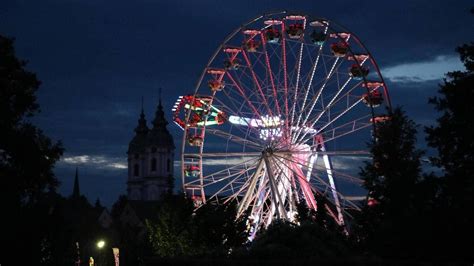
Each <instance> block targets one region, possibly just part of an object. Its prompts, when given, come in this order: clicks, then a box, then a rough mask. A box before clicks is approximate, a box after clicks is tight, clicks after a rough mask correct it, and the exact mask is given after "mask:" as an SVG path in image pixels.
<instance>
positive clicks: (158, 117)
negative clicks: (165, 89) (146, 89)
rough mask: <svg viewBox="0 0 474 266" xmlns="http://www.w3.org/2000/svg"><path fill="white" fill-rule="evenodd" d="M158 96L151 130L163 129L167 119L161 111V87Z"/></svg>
mask: <svg viewBox="0 0 474 266" xmlns="http://www.w3.org/2000/svg"><path fill="white" fill-rule="evenodd" d="M159 93H160V98H159V101H158V107H157V108H156V112H155V119H154V120H153V129H152V130H161V131H165V130H166V126H167V125H168V121H166V119H165V112H164V111H163V105H162V104H161V88H160V89H159Z"/></svg>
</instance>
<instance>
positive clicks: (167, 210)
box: [147, 195, 247, 258]
mask: <svg viewBox="0 0 474 266" xmlns="http://www.w3.org/2000/svg"><path fill="white" fill-rule="evenodd" d="M236 214H237V208H236V206H235V204H232V203H229V204H223V205H213V204H210V203H208V204H206V205H204V206H201V207H200V208H199V209H198V210H194V205H193V202H192V201H191V200H189V199H185V198H184V197H182V196H181V195H179V196H176V195H174V196H173V195H168V196H166V197H165V198H164V199H163V201H162V202H161V203H160V205H159V207H158V211H157V217H156V219H150V220H148V221H147V228H148V231H149V239H150V243H151V245H152V247H153V251H154V253H155V254H156V255H157V256H159V257H162V258H176V257H197V256H200V257H227V256H228V255H229V253H231V251H232V250H235V249H236V248H238V247H241V246H242V245H243V244H244V243H245V242H246V241H247V233H246V217H242V218H241V219H238V220H235V217H236Z"/></svg>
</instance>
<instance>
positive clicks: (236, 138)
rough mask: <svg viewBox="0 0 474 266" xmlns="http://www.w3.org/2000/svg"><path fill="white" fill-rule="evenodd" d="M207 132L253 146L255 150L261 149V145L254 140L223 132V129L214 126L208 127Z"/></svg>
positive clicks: (246, 145)
mask: <svg viewBox="0 0 474 266" xmlns="http://www.w3.org/2000/svg"><path fill="white" fill-rule="evenodd" d="M207 133H210V134H212V135H214V136H217V137H220V138H224V139H226V140H230V141H232V142H234V143H237V144H240V145H242V146H245V147H250V148H253V149H255V150H261V148H262V146H261V145H260V144H258V143H256V142H254V141H251V140H248V139H245V138H241V137H238V136H235V135H233V134H230V133H227V132H224V131H222V130H219V129H215V128H212V129H210V128H208V129H207Z"/></svg>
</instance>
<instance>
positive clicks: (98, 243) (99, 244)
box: [97, 239, 105, 266]
mask: <svg viewBox="0 0 474 266" xmlns="http://www.w3.org/2000/svg"><path fill="white" fill-rule="evenodd" d="M104 247H105V241H104V240H102V239H101V240H99V241H97V248H98V249H99V265H100V266H102V264H103V262H104V258H102V249H103V248H104Z"/></svg>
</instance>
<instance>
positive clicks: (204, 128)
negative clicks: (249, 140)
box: [181, 11, 391, 212]
mask: <svg viewBox="0 0 474 266" xmlns="http://www.w3.org/2000/svg"><path fill="white" fill-rule="evenodd" d="M280 14H290V13H289V12H287V11H282V12H275V13H271V14H263V15H261V16H257V17H256V18H254V19H251V20H249V21H248V22H247V23H245V24H243V25H242V26H240V27H239V28H237V29H236V30H234V31H233V32H231V33H230V34H229V35H228V36H227V37H226V38H225V39H224V42H223V43H221V45H220V46H219V47H218V48H217V49H216V51H215V52H214V54H213V55H212V56H211V58H210V60H209V61H208V63H207V65H206V67H205V68H204V70H203V72H202V74H201V76H200V78H199V79H198V82H197V84H196V87H195V91H194V95H193V97H196V95H198V92H199V89H200V88H201V86H202V83H203V80H204V77H205V76H206V73H207V72H208V71H209V69H211V65H212V63H213V62H214V60H215V59H216V57H217V56H218V55H219V53H221V52H222V50H223V49H226V47H230V45H228V42H229V41H230V40H232V38H234V37H235V36H236V35H237V34H239V33H241V32H244V31H245V29H246V28H247V26H249V25H251V24H252V23H254V22H256V21H258V20H260V19H262V18H267V17H270V16H274V15H280ZM303 17H304V18H305V19H306V18H307V17H309V16H303ZM312 20H313V21H316V20H320V21H326V22H328V23H329V22H330V24H331V25H333V24H334V25H336V26H337V27H339V28H341V29H344V30H346V31H345V32H348V33H349V34H350V36H351V37H352V39H355V40H356V41H357V43H358V44H359V46H360V47H362V48H363V52H364V53H366V54H367V55H368V57H369V58H370V61H371V64H372V66H374V68H375V70H376V71H375V72H376V74H377V76H378V79H379V80H380V82H381V83H382V87H383V90H384V92H385V95H386V99H387V103H388V109H389V112H391V101H390V97H389V93H388V88H387V85H386V83H385V81H384V80H383V76H382V75H381V73H380V69H379V67H378V65H377V63H376V61H375V59H374V58H373V56H372V54H371V53H370V51H369V50H368V49H367V48H366V46H365V45H364V44H363V43H362V42H361V41H360V39H359V38H358V37H357V35H355V34H354V33H353V32H351V31H349V30H348V29H347V28H345V27H344V26H342V25H340V24H338V23H336V22H334V21H330V20H327V19H325V18H312ZM282 25H284V22H283V23H282ZM327 28H331V29H333V28H334V27H332V26H331V27H330V26H329V24H327ZM249 33H250V32H249ZM260 34H261V33H260ZM282 35H283V36H282V38H285V37H284V35H285V34H282ZM337 38H342V37H341V36H339V35H337ZM285 43H286V42H285V41H283V42H282V46H283V47H284V46H285ZM301 47H302V48H303V43H301ZM302 48H301V49H302ZM283 49H284V48H283ZM320 49H322V46H321V48H320ZM348 49H349V53H350V54H352V55H353V56H354V55H355V53H354V52H353V51H352V50H351V46H350V45H349V47H348ZM245 53H246V52H245V51H243V55H244V56H245ZM284 58H286V56H285V57H284ZM245 61H247V63H248V60H245ZM354 61H355V62H356V64H357V65H358V67H359V68H361V67H362V64H363V63H362V64H361V62H359V61H358V59H357V58H355V60H354ZM336 63H337V60H336V61H335V62H334V66H335V64H336ZM249 65H250V64H249ZM316 65H317V63H316ZM334 66H333V68H334ZM270 71H271V69H270ZM284 71H285V73H284V74H283V76H284V78H285V79H286V78H287V73H286V63H285V70H284ZM298 71H299V70H298ZM331 72H332V71H331ZM271 76H272V74H270V77H271ZM297 76H298V78H299V74H298V75H297ZM362 79H363V80H362V81H361V83H363V84H366V87H367V91H368V92H370V91H369V87H368V86H367V84H368V82H369V80H367V78H366V77H365V76H363V77H362ZM311 80H312V78H311ZM255 81H256V83H258V82H257V80H256V79H255ZM285 83H286V80H285ZM297 84H298V82H297ZM297 86H298V85H297ZM297 86H296V87H297ZM286 87H287V85H286V84H285V88H286ZM309 87H310V85H309V86H308V89H307V91H308V90H309ZM286 90H287V89H286ZM321 93H322V90H321ZM215 94H216V92H215V91H214V92H213V93H212V97H211V98H212V99H211V103H212V101H213V100H214V97H215ZM296 95H297V94H296V93H295V98H296ZM287 96H288V95H286V96H285V98H286V99H287ZM318 97H319V96H318ZM262 98H264V99H265V97H262ZM333 99H335V98H333ZM340 99H341V98H339V100H340ZM317 100H318V98H316V100H315V101H314V104H315V103H316V102H317ZM275 101H277V98H275ZM304 102H306V99H305V101H304ZM358 103H360V101H359V102H356V103H355V104H358ZM314 104H313V105H314ZM286 105H287V103H286ZM294 107H295V102H294V103H293V107H292V108H294ZM328 107H329V106H328ZM267 108H268V110H270V108H269V107H268V104H267ZM277 108H279V107H278V105H277ZM285 108H286V115H287V116H288V106H285ZM370 109H371V110H372V118H373V122H371V123H372V125H375V122H374V121H375V115H374V112H373V110H374V106H373V105H372V104H370ZM348 110H350V109H348ZM311 113H312V108H311V110H310V111H309V114H311ZM189 114H190V112H188V113H187V118H186V120H189ZM270 114H271V111H270ZM292 119H293V118H292ZM285 120H286V123H288V120H289V119H288V118H286V119H285ZM206 121H207V118H206ZM206 121H205V122H204V125H203V130H202V132H203V133H202V137H203V140H202V144H201V146H200V148H199V153H198V157H199V168H200V172H201V178H200V180H201V184H200V185H201V192H202V194H203V195H204V196H205V192H204V191H203V190H202V187H203V183H202V179H203V176H202V173H203V162H202V160H203V156H205V155H206V154H205V153H204V146H205V145H204V140H205V134H206V132H207V131H208V130H207V129H206V128H207V126H206ZM305 122H306V121H305ZM316 122H317V120H316V121H315V122H314V123H316ZM297 124H299V123H297ZM303 124H304V123H303ZM329 124H330V122H328V123H327V125H326V126H325V127H324V128H323V129H321V131H323V130H324V129H325V128H326V127H327V126H329ZM187 129H188V125H187V123H186V124H185V127H184V130H185V133H184V134H183V144H182V153H181V154H182V155H181V157H182V160H181V168H182V182H183V189H184V192H185V193H186V188H185V177H184V159H185V156H186V153H185V147H186V146H185V145H186V137H187ZM287 129H288V126H287ZM304 133H305V135H306V132H304ZM305 135H303V137H302V138H303V139H304V136H305ZM246 137H248V136H246ZM338 137H341V136H338ZM333 139H335V138H333ZM244 147H247V146H244ZM255 147H257V148H258V147H259V145H258V144H257V145H255ZM260 148H262V147H261V146H260ZM320 154H321V155H322V154H323V153H320ZM241 155H245V154H244V153H242V154H241ZM228 156H230V155H228ZM262 158H264V157H262ZM269 161H270V160H268V162H266V164H269ZM277 208H279V207H277ZM277 212H278V211H277Z"/></svg>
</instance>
